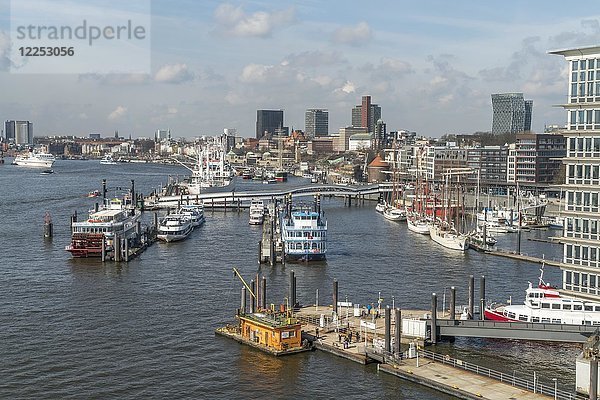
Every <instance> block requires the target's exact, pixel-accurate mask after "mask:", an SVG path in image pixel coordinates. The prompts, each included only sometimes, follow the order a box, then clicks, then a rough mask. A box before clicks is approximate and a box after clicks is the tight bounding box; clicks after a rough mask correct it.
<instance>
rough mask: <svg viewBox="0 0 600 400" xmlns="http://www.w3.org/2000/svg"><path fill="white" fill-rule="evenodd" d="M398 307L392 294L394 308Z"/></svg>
mask: <svg viewBox="0 0 600 400" xmlns="http://www.w3.org/2000/svg"><path fill="white" fill-rule="evenodd" d="M395 308H396V301H395V299H394V296H392V310H393V309H395Z"/></svg>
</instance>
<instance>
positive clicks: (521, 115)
mask: <svg viewBox="0 0 600 400" xmlns="http://www.w3.org/2000/svg"><path fill="white" fill-rule="evenodd" d="M492 110H493V117H492V134H494V135H497V134H503V133H520V132H529V131H531V114H532V111H533V101H532V100H525V99H524V98H523V93H495V94H492Z"/></svg>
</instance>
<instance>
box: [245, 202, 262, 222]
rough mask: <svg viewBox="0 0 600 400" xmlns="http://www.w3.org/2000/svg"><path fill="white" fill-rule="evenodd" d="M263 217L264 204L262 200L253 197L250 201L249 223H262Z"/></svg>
mask: <svg viewBox="0 0 600 400" xmlns="http://www.w3.org/2000/svg"><path fill="white" fill-rule="evenodd" d="M264 219H265V204H264V202H263V201H262V200H256V199H253V200H252V201H251V202H250V220H249V221H248V223H249V224H250V225H262V223H263V221H264Z"/></svg>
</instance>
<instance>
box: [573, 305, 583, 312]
mask: <svg viewBox="0 0 600 400" xmlns="http://www.w3.org/2000/svg"><path fill="white" fill-rule="evenodd" d="M582 308H583V307H582V306H581V304H573V310H574V311H581V309H582Z"/></svg>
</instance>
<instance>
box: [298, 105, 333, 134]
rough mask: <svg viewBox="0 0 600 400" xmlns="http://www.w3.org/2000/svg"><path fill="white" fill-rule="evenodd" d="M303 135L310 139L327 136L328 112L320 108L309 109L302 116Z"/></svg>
mask: <svg viewBox="0 0 600 400" xmlns="http://www.w3.org/2000/svg"><path fill="white" fill-rule="evenodd" d="M304 133H305V134H306V135H307V136H308V137H310V138H313V137H318V136H327V135H328V134H329V111H328V110H325V109H321V108H309V109H308V110H306V113H305V114H304Z"/></svg>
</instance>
